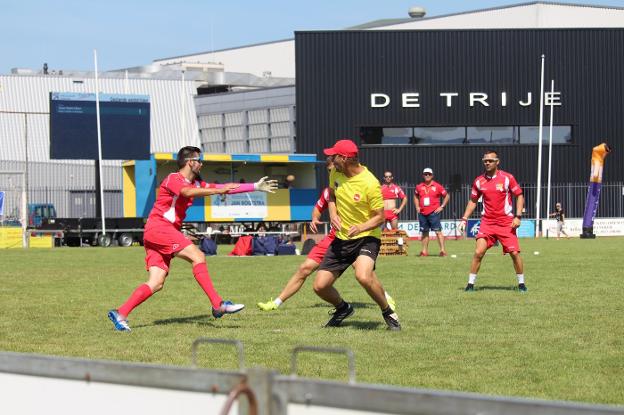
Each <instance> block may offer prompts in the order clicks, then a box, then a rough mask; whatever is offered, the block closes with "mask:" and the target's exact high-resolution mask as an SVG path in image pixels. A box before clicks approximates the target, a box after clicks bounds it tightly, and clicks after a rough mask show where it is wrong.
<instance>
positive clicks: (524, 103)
mask: <svg viewBox="0 0 624 415" xmlns="http://www.w3.org/2000/svg"><path fill="white" fill-rule="evenodd" d="M531 102H533V98H532V95H531V93H530V92H528V93H527V100H526V101H525V102H522V101H518V104H520V105H522V106H523V107H528V106H529V105H531Z"/></svg>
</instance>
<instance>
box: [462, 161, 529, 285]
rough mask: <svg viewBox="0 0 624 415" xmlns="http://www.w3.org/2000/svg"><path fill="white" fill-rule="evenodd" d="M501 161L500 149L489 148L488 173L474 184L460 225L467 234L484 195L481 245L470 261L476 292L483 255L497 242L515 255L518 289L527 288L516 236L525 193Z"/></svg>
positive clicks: (504, 249) (507, 252) (471, 276)
mask: <svg viewBox="0 0 624 415" xmlns="http://www.w3.org/2000/svg"><path fill="white" fill-rule="evenodd" d="M499 163H500V160H499V158H498V153H496V151H493V150H488V151H486V152H485V153H484V154H483V165H484V167H485V172H484V173H483V174H482V175H480V176H479V177H477V178H476V179H475V181H474V182H473V184H472V191H471V192H470V200H469V201H468V204H467V205H466V210H465V212H464V216H463V217H462V221H461V223H460V225H459V230H460V232H462V233H463V232H464V230H465V229H466V222H467V221H468V218H469V217H470V215H471V214H472V212H474V210H475V208H476V207H477V201H478V200H479V199H480V198H482V201H483V212H482V213H481V225H480V226H479V233H477V236H476V239H477V247H476V249H475V253H474V256H473V258H472V263H471V264H470V274H469V275H468V285H467V286H466V289H465V290H466V291H474V289H475V288H474V285H475V281H476V279H477V273H478V272H479V268H480V267H481V261H482V259H483V256H484V255H485V253H486V252H487V250H488V249H490V248H491V247H492V246H493V245H494V243H495V242H496V241H499V242H500V243H501V245H502V246H503V254H509V255H510V256H511V260H512V261H513V265H514V268H515V270H516V276H517V277H518V290H520V292H526V291H527V287H526V285H525V284H524V265H523V263H522V258H521V257H520V244H519V243H518V236H517V235H516V229H517V228H518V227H519V226H520V218H521V217H522V209H523V208H524V195H523V194H522V189H521V188H520V186H519V185H518V182H517V181H516V179H515V178H514V177H513V176H512V175H511V174H509V173H507V172H505V171H502V170H500V169H499V168H498V165H499ZM512 195H513V196H515V197H516V203H515V209H514V207H513V205H512V198H511V197H512ZM514 211H515V213H514Z"/></svg>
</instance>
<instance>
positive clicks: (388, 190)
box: [381, 183, 405, 200]
mask: <svg viewBox="0 0 624 415" xmlns="http://www.w3.org/2000/svg"><path fill="white" fill-rule="evenodd" d="M381 195H382V196H383V198H384V200H388V199H405V193H403V189H401V188H400V187H399V186H397V185H396V184H394V183H390V184H382V185H381Z"/></svg>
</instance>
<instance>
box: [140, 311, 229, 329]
mask: <svg viewBox="0 0 624 415" xmlns="http://www.w3.org/2000/svg"><path fill="white" fill-rule="evenodd" d="M226 318H227V317H226ZM215 323H216V320H215V318H213V317H212V316H210V315H209V314H201V315H198V316H189V317H172V318H167V319H164V320H154V322H153V323H152V324H142V325H138V326H133V328H141V327H152V326H166V325H169V324H196V325H199V326H209V327H214V328H223V325H221V324H215ZM227 328H229V329H232V328H234V329H235V328H240V327H239V326H231V325H228V326H227Z"/></svg>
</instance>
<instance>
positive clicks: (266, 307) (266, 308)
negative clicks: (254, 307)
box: [258, 298, 277, 311]
mask: <svg viewBox="0 0 624 415" xmlns="http://www.w3.org/2000/svg"><path fill="white" fill-rule="evenodd" d="M258 308H259V309H260V310H262V311H272V310H277V304H275V303H274V302H273V299H272V298H271V300H269V301H267V302H266V303H258Z"/></svg>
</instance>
